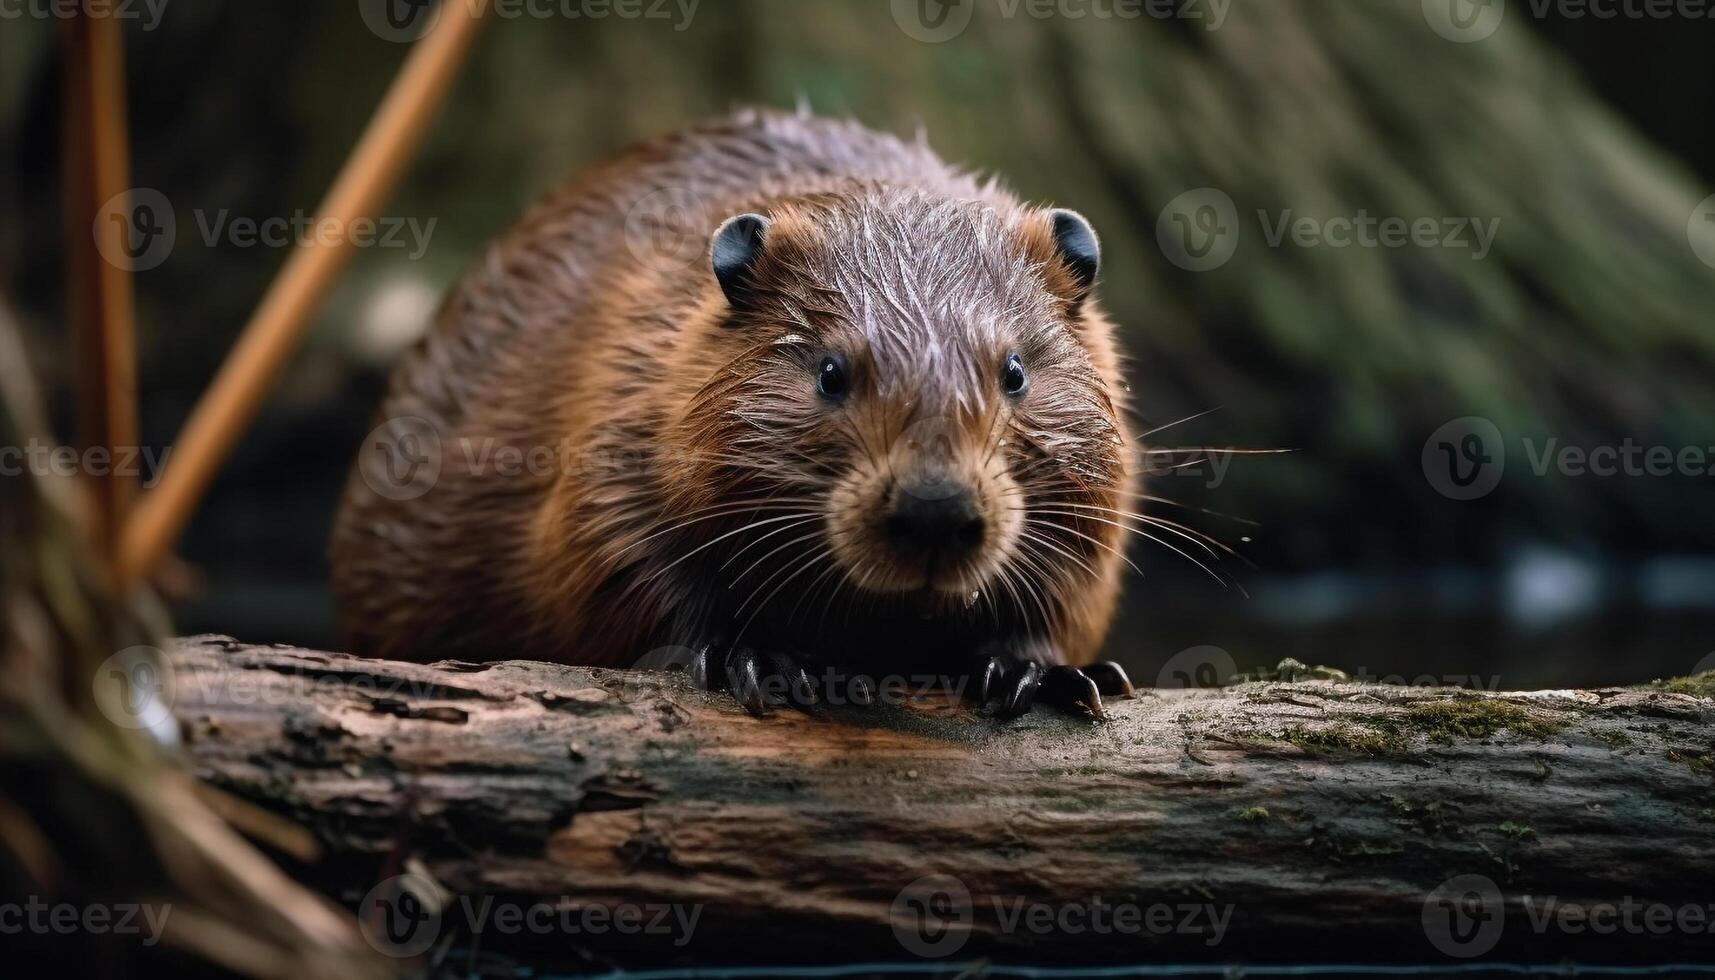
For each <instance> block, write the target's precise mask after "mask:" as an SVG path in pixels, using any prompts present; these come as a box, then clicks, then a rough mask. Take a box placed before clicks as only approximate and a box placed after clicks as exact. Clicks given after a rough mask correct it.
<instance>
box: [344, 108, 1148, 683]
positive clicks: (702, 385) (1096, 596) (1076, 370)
mask: <svg viewBox="0 0 1715 980" xmlns="http://www.w3.org/2000/svg"><path fill="white" fill-rule="evenodd" d="M652 195H653V196H652ZM661 200H670V201H675V202H677V203H679V204H681V205H683V206H682V207H680V208H678V209H676V210H675V209H668V210H667V212H666V213H664V214H658V212H659V211H660V209H658V208H654V207H652V202H659V201H661ZM745 211H756V212H761V213H763V214H765V215H767V216H768V217H769V218H770V219H772V224H771V226H770V227H769V230H768V235H767V241H766V245H765V247H764V248H763V251H762V256H761V258H760V260H759V262H758V264H757V267H756V270H755V278H754V289H753V290H752V293H753V299H752V301H750V302H747V303H746V304H745V307H746V308H745V309H741V310H734V309H733V308H732V306H731V305H730V304H729V303H728V302H727V299H726V297H725V296H724V295H723V293H722V291H721V289H720V288H719V286H718V285H717V283H716V281H715V279H714V276H713V275H712V273H711V271H710V269H709V264H708V259H707V243H708V241H709V236H710V234H711V233H712V231H713V229H714V228H715V227H716V225H718V224H719V223H720V221H721V220H722V219H724V218H726V217H728V216H730V215H732V214H736V213H740V212H745ZM650 215H657V217H658V218H659V220H658V221H656V222H654V223H651V222H650V221H649V220H648V217H649V216H650ZM628 221H629V222H630V224H629V228H630V230H631V232H630V234H629V235H628ZM639 230H642V231H651V230H653V231H655V232H659V233H660V234H659V235H657V237H656V240H658V241H659V240H662V239H663V238H664V240H666V241H668V242H669V243H672V242H675V241H676V242H679V243H681V244H683V243H689V244H688V247H684V248H668V249H665V250H658V249H653V248H650V247H647V243H646V242H645V243H644V247H639V242H640V241H642V238H640V236H639V234H638V231H639ZM675 236H677V237H675ZM644 237H646V236H644ZM663 252H664V254H663ZM1078 292H1079V290H1078V287H1077V283H1076V281H1075V280H1074V278H1073V276H1072V274H1071V273H1070V271H1069V270H1068V269H1067V267H1066V266H1065V264H1064V263H1063V262H1061V261H1060V259H1059V258H1058V256H1057V253H1056V247H1055V243H1054V238H1053V235H1052V233H1051V231H1050V225H1049V222H1048V220H1047V219H1046V212H1044V211H1041V210H1037V209H1033V208H1029V207H1025V206H1023V205H1020V204H1019V203H1018V202H1016V201H1015V200H1014V199H1013V198H1012V197H1011V196H1009V195H1008V194H1007V193H1005V192H1004V191H1002V190H1000V189H998V188H996V187H995V186H993V185H992V184H981V183H979V182H977V181H976V180H974V179H973V178H972V177H970V176H969V175H967V174H964V173H962V172H959V171H957V170H955V169H953V168H951V167H948V166H947V165H946V164H944V163H942V162H941V161H940V160H939V159H937V158H936V157H935V156H934V155H933V154H932V153H931V152H930V151H929V150H928V149H927V148H926V147H925V146H923V145H921V144H907V143H902V142H900V141H898V140H895V139H893V138H891V137H888V136H884V135H879V134H876V133H873V132H871V131H868V130H866V129H864V128H862V127H860V126H858V125H856V124H853V123H848V122H836V121H829V120H823V119H816V118H811V117H808V116H802V115H799V116H792V115H784V114H777V113H770V112H756V111H745V112H741V113H738V114H736V115H734V116H732V117H730V118H727V119H723V120H719V121H715V122H712V123H708V124H705V125H702V126H699V127H696V128H693V129H690V130H687V131H684V132H682V133H679V134H676V135H673V136H669V137H666V138H664V139H660V140H657V141H654V142H651V143H648V144H646V145H643V146H641V147H639V148H636V149H634V150H632V151H630V152H628V153H626V154H623V155H622V156H620V157H618V158H617V159H615V160H614V161H612V162H610V163H608V164H606V165H603V166H601V167H598V168H596V169H594V170H592V171H590V172H589V173H587V174H585V175H584V176H583V177H581V178H580V179H578V180H577V181H575V182H573V183H572V184H571V185H570V186H569V187H567V188H566V189H564V190H563V191H561V192H559V193H557V194H555V195H553V196H552V197H551V198H549V199H548V200H547V201H545V202H544V203H542V204H540V205H538V206H537V207H536V208H534V209H533V210H531V211H530V212H529V213H528V214H526V215H525V217H524V218H523V220H522V221H521V222H520V223H519V225H518V226H517V227H516V228H514V229H513V230H512V231H511V232H509V233H508V234H506V235H505V236H504V237H503V238H501V239H500V240H499V241H497V242H496V243H495V244H494V245H493V246H492V247H491V248H490V249H489V251H488V253H487V255H486V256H485V257H484V258H483V259H482V260H481V261H480V262H478V263H477V265H476V267H475V268H473V269H472V270H471V271H470V272H469V273H468V274H467V275H466V276H465V278H464V279H463V281H462V282H461V283H460V284H459V285H458V286H457V287H456V288H455V289H454V290H453V292H452V293H451V295H450V296H449V297H448V299H447V301H446V303H445V305H444V307H443V309H442V311H441V312H440V314H439V318H438V320H437V322H436V324H435V325H434V328H433V329H432V331H431V332H430V334H429V336H428V337H427V338H426V339H425V341H424V342H423V344H422V345H421V346H420V347H419V348H418V349H417V350H415V351H414V352H413V353H412V355H411V356H410V357H409V358H408V359H407V360H406V362H405V363H403V364H402V365H401V366H400V367H399V369H398V371H397V372H396V374H395V376H394V378H393V381H392V384H391V387H390V390H389V393H388V396H387V399H386V402H385V404H384V405H383V407H382V410H381V417H382V418H383V419H397V418H401V417H413V418H418V419H422V420H424V421H425V422H426V423H427V424H428V425H429V426H431V427H432V428H433V430H434V431H435V433H436V434H437V435H438V437H439V441H440V447H441V457H440V460H441V461H440V475H439V479H438V481H436V482H435V484H434V486H433V488H432V489H430V490H428V492H427V493H425V494H423V495H422V496H420V497H416V498H415V499H409V500H399V501H395V500H392V499H388V498H387V497H384V496H381V495H378V494H377V493H375V492H374V491H373V489H372V488H371V487H370V485H369V484H368V483H367V482H366V481H365V480H364V479H362V478H361V476H360V475H359V474H358V473H354V475H353V477H352V479H351V480H350V482H349V485H348V488H347V492H346V496H345V500H344V504H343V506H342V507H341V509H340V513H339V516H338V519H337V522H336V526H335V530H334V536H333V545H332V557H333V578H334V587H335V591H336V593H337V595H338V597H339V600H340V603H341V607H342V612H343V617H344V623H345V625H346V628H347V630H348V631H349V634H350V639H351V641H352V642H353V644H354V646H355V648H356V649H358V650H360V651H362V652H368V653H374V654H379V655H384V656H393V657H404V658H412V659H431V658H440V657H459V658H465V659H474V660H491V659H500V658H513V657H524V658H532V659H544V660H554V661H562V662H571V663H584V664H624V663H630V662H632V661H633V660H635V659H636V658H637V657H639V656H640V655H642V654H644V653H645V652H646V651H649V650H651V649H652V648H657V647H660V646H662V645H666V644H675V645H687V646H688V645H694V644H696V643H700V642H705V641H707V640H709V639H710V638H711V637H714V636H716V635H721V634H724V635H726V637H727V638H728V639H729V640H730V639H732V637H733V634H734V633H739V634H742V635H745V636H749V637H752V638H753V639H754V641H755V642H757V643H759V644H760V643H772V644H780V645H782V646H784V647H792V648H795V649H798V650H802V651H804V652H807V653H811V654H814V655H825V656H828V657H836V656H837V657H865V656H867V655H868V654H869V652H871V651H882V650H886V651H889V652H890V653H891V654H892V655H894V656H899V657H905V658H913V659H916V658H922V657H930V656H938V655H942V654H949V653H950V654H963V653H966V652H970V651H971V650H972V649H974V648H976V647H981V646H993V645H995V644H999V645H1002V646H1006V647H1010V648H1012V649H1013V650H1014V651H1015V652H1017V653H1019V654H1020V655H1023V656H1028V657H1031V658H1034V659H1038V660H1042V661H1046V662H1069V663H1083V662H1086V661H1087V660H1088V659H1090V657H1091V656H1092V655H1093V654H1094V652H1095V650H1096V648H1097V647H1098V646H1099V645H1100V643H1101V640H1102V637H1103V635H1104V633H1105V632H1106V630H1107V627H1108V623H1109V621H1110V619H1111V617H1112V614H1113V610H1114V604H1115V599H1116V596H1117V594H1118V590H1119V579H1120V563H1121V561H1122V558H1121V557H1120V552H1121V551H1122V550H1123V548H1124V544H1125V541H1124V538H1125V533H1124V530H1123V528H1122V527H1121V526H1120V524H1121V523H1123V522H1120V521H1105V520H1104V519H1103V514H1102V511H1101V510H1100V508H1123V507H1124V506H1125V505H1126V503H1127V494H1128V493H1129V492H1130V490H1131V482H1130V477H1129V475H1128V467H1126V466H1125V464H1124V461H1125V458H1126V456H1127V454H1128V453H1135V452H1136V447H1134V446H1132V445H1131V439H1130V437H1129V435H1128V434H1127V432H1126V431H1125V429H1124V425H1123V422H1122V421H1121V420H1122V418H1123V411H1122V409H1123V405H1121V404H1120V402H1121V399H1122V397H1123V395H1122V393H1123V391H1124V387H1123V385H1122V383H1121V380H1120V375H1119V364H1118V357H1117V354H1116V351H1115V349H1114V343H1113V337H1112V329H1111V326H1110V325H1109V323H1108V322H1107V320H1106V319H1105V318H1104V316H1103V315H1102V313H1101V311H1100V309H1099V308H1098V306H1097V304H1096V303H1095V301H1094V300H1093V298H1092V299H1084V298H1083V297H1082V296H1080V295H1078ZM1080 301H1081V302H1080ZM830 350H837V351H839V352H840V353H842V354H843V355H844V356H846V357H847V358H848V359H849V362H850V365H851V377H852V386H853V387H852V395H851V397H850V399H849V402H848V403H847V404H846V405H843V406H840V407H838V408H833V409H830V407H829V406H827V405H826V404H823V403H820V402H818V400H817V396H816V393H815V388H814V383H815V372H816V367H817V364H818V360H819V358H820V357H821V356H823V354H824V353H825V352H827V351H830ZM1009 350H1017V351H1019V352H1020V354H1021V356H1022V357H1023V358H1024V361H1025V363H1026V364H1028V365H1029V367H1030V378H1031V380H1030V388H1029V391H1028V393H1027V394H1026V396H1025V397H1024V398H1023V399H1022V400H1021V401H1019V402H1018V403H1017V404H1016V405H1014V404H1012V403H1010V402H1008V401H1007V400H1006V399H1005V398H1002V397H1000V394H999V391H998V388H997V387H996V384H997V382H996V377H997V372H998V371H999V370H1000V367H1001V364H1002V361H1003V359H1004V357H1005V356H1006V354H1007V352H1008V351H1009ZM924 437H927V438H929V439H933V440H937V441H938V442H939V444H940V445H942V446H943V447H946V448H950V449H951V457H950V459H951V461H952V462H951V465H952V467H953V468H954V469H955V470H956V472H957V473H959V474H960V475H961V476H962V477H963V478H965V479H967V480H969V481H971V482H972V483H973V484H974V485H975V486H977V487H978V490H979V497H980V499H981V502H982V503H981V505H982V508H983V511H984V513H985V516H986V517H987V518H988V519H989V521H990V526H991V527H992V528H994V529H996V530H995V532H994V533H992V534H991V536H990V537H991V538H992V539H993V544H992V546H989V547H985V548H984V550H983V551H982V553H981V554H979V555H977V556H975V557H973V558H972V560H971V561H970V562H968V563H965V564H962V565H960V566H958V567H956V568H949V569H935V568H930V569H925V570H914V569H907V568H901V567H898V566H897V563H890V562H889V560H888V559H887V557H886V556H885V555H883V554H881V553H880V552H879V551H878V550H877V545H876V544H875V537H874V534H873V533H872V531H873V528H872V527H871V526H870V525H871V524H872V523H873V522H874V521H875V520H876V519H877V517H878V511H879V509H880V508H881V507H882V502H884V501H885V500H886V498H887V494H888V493H889V492H890V490H891V487H892V485H893V484H892V482H891V481H892V480H893V479H894V478H895V476H896V474H897V473H898V472H900V471H901V470H910V469H912V468H913V467H916V466H918V465H919V464H920V462H921V455H922V445H921V443H922V439H923V438H924ZM507 447H510V448H511V449H512V450H513V451H515V452H518V453H523V454H528V453H530V452H531V451H534V452H535V454H536V455H535V459H536V461H537V463H538V465H535V466H527V467H525V468H523V469H522V470H521V471H516V472H511V471H509V472H506V473H502V472H500V467H501V463H502V462H503V457H504V455H505V454H504V453H503V452H502V450H503V449H505V448H507ZM794 498H800V499H802V500H803V501H804V502H803V503H797V502H793V501H794ZM1045 507H1046V508H1047V509H1049V510H1052V511H1054V513H1051V514H1042V513H1041V511H1042V510H1043V509H1044V508H1045ZM1079 508H1089V509H1087V510H1081V509H1079ZM1086 513H1087V514H1089V515H1090V516H1089V518H1088V519H1086V518H1085V517H1083V516H1081V515H1083V514H1086ZM1074 515H1080V516H1074ZM699 518H700V519H699ZM754 521H770V523H765V524H760V525H756V526H754V527H750V528H749V529H746V528H747V525H750V524H751V522H754ZM1023 532H1028V534H1025V533H1023ZM723 536H724V537H723ZM970 593H976V594H977V599H976V600H975V601H974V602H971V601H970V600H969V599H968V596H969V595H970Z"/></svg>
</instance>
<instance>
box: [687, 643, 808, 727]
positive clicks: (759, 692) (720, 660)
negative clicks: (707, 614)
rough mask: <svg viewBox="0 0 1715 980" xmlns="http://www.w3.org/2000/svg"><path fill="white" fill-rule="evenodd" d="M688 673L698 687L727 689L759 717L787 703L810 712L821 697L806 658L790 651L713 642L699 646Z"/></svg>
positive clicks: (734, 697) (711, 689) (735, 698)
mask: <svg viewBox="0 0 1715 980" xmlns="http://www.w3.org/2000/svg"><path fill="white" fill-rule="evenodd" d="M689 672H690V678H691V683H692V684H694V685H695V686H696V687H697V688H699V689H700V690H704V691H726V692H728V693H730V694H731V695H732V696H733V700H735V701H737V702H738V703H739V704H740V705H742V706H743V707H744V710H746V711H748V712H750V713H751V714H753V715H755V716H756V717H758V718H761V717H763V716H764V715H766V714H768V709H770V708H779V707H783V706H785V705H788V704H790V705H793V706H794V707H797V708H799V709H801V710H805V711H807V710H809V709H810V708H811V707H812V706H813V705H815V704H816V703H817V701H819V700H820V695H819V694H818V692H817V689H816V683H815V681H814V680H812V679H811V676H810V672H809V671H808V670H806V669H805V667H804V663H803V661H802V660H801V658H799V657H797V656H794V655H792V654H789V653H784V652H779V651H775V652H769V653H764V652H762V651H761V650H758V649H757V648H755V647H752V646H744V645H729V644H727V643H725V642H723V641H718V640H717V641H711V642H708V643H703V644H699V645H698V646H697V648H696V652H695V653H694V654H693V655H692V657H691V663H690V668H689Z"/></svg>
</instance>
